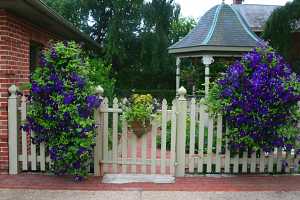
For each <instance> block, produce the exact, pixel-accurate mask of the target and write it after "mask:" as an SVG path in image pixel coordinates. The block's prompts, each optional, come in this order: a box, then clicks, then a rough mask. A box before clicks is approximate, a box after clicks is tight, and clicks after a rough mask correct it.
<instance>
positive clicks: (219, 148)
mask: <svg viewBox="0 0 300 200" xmlns="http://www.w3.org/2000/svg"><path fill="white" fill-rule="evenodd" d="M221 153H222V115H218V121H217V143H216V173H220V172H221Z"/></svg>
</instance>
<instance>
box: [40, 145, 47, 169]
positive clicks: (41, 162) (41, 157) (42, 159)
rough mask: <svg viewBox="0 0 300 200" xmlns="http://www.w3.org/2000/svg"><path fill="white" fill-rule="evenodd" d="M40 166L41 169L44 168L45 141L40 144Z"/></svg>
mask: <svg viewBox="0 0 300 200" xmlns="http://www.w3.org/2000/svg"><path fill="white" fill-rule="evenodd" d="M40 166H41V171H45V170H46V158H45V143H44V142H43V143H41V144H40Z"/></svg>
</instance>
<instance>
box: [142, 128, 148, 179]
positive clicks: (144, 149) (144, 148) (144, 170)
mask: <svg viewBox="0 0 300 200" xmlns="http://www.w3.org/2000/svg"><path fill="white" fill-rule="evenodd" d="M147 135H148V133H146V134H144V135H143V136H142V163H143V164H142V173H143V174H146V173H147V164H146V160H147Z"/></svg>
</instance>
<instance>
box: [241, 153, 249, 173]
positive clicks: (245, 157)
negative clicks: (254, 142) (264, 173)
mask: <svg viewBox="0 0 300 200" xmlns="http://www.w3.org/2000/svg"><path fill="white" fill-rule="evenodd" d="M247 171H248V151H246V150H245V151H244V152H243V158H242V173H247Z"/></svg>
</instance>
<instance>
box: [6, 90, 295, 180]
mask: <svg viewBox="0 0 300 200" xmlns="http://www.w3.org/2000/svg"><path fill="white" fill-rule="evenodd" d="M9 91H10V94H11V95H10V97H9V100H8V110H9V112H8V115H9V116H8V118H9V121H8V125H9V173H10V174H17V173H18V172H20V171H46V170H47V169H49V168H50V165H51V160H50V158H49V154H48V149H47V147H46V145H45V144H43V143H42V144H40V145H35V144H33V143H32V142H31V140H30V137H31V136H32V135H33V134H34V133H30V134H31V135H30V134H29V133H25V132H24V131H22V130H21V129H20V128H19V126H20V123H21V121H24V120H25V119H26V107H27V100H26V98H25V96H22V97H18V96H17V95H16V91H17V88H16V87H15V86H12V87H10V89H9ZM178 93H179V98H177V99H176V100H173V102H172V104H171V105H168V103H167V101H166V100H163V101H162V103H161V107H160V109H159V110H158V111H157V112H158V114H159V116H160V117H156V118H154V119H153V120H152V121H151V129H150V130H149V132H148V133H147V134H144V135H143V136H142V137H141V138H138V137H137V136H136V135H135V134H133V133H132V131H131V130H130V128H128V124H127V122H126V120H124V119H123V117H122V112H123V111H122V109H121V107H120V106H119V103H122V101H120V102H119V101H118V99H114V100H113V102H112V107H109V105H110V104H109V101H108V99H107V98H104V100H103V103H102V104H101V106H100V107H99V108H98V109H97V110H96V111H95V120H96V124H97V125H98V126H97V129H96V132H97V136H96V146H95V149H94V156H93V159H92V161H91V164H90V169H91V172H92V173H94V175H96V176H100V175H103V174H105V173H127V174H128V173H133V174H135V173H139V174H170V175H174V176H177V177H180V176H185V175H186V174H210V173H214V174H218V173H227V174H239V173H253V174H255V173H271V174H275V173H298V172H299V160H300V157H299V156H297V155H295V151H294V150H291V151H286V150H285V149H278V148H274V150H273V151H272V152H271V153H264V152H243V153H242V154H234V155H232V154H231V153H230V150H229V149H228V146H227V143H226V141H224V135H225V134H226V131H227V130H226V126H225V125H224V123H223V121H222V116H221V115H218V116H217V117H216V118H212V117H210V115H209V114H208V113H207V112H206V106H205V105H204V102H203V100H200V101H196V99H191V100H190V101H187V99H186V98H185V94H186V90H185V89H184V88H181V89H180V90H179V91H178ZM158 144H160V145H158Z"/></svg>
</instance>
